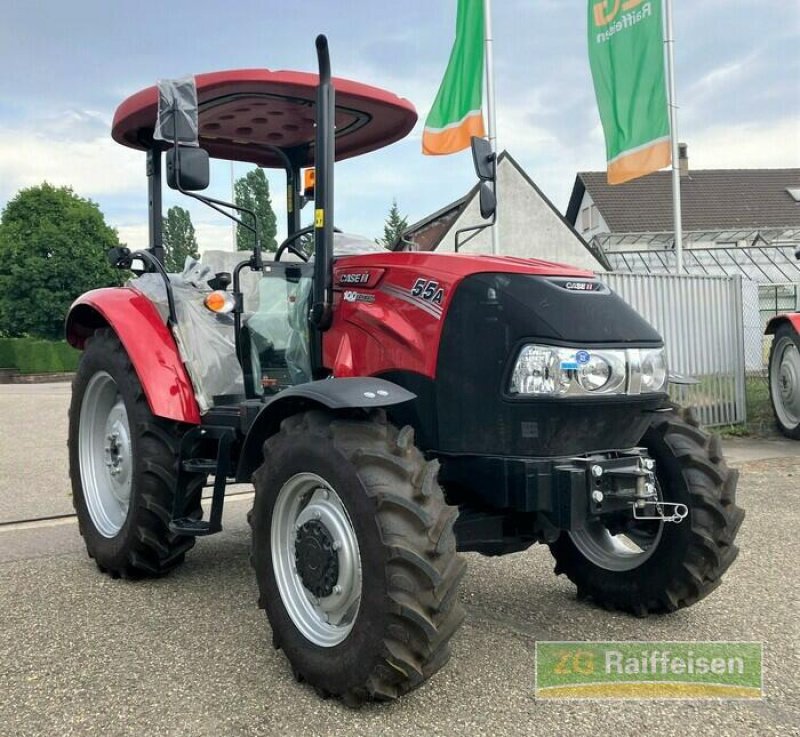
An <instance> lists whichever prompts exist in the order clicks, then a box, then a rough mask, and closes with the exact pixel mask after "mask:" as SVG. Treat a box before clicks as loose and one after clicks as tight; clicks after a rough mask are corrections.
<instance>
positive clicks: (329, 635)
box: [270, 473, 361, 647]
mask: <svg viewBox="0 0 800 737" xmlns="http://www.w3.org/2000/svg"><path fill="white" fill-rule="evenodd" d="M314 520H316V522H318V523H319V524H320V525H322V526H323V527H325V528H326V529H327V531H328V533H330V536H331V537H332V538H333V541H334V550H335V551H336V556H337V559H338V578H337V579H336V585H335V586H334V590H333V592H332V593H331V594H330V595H329V596H325V597H320V598H318V597H316V596H314V594H313V593H312V592H311V591H309V590H308V589H307V588H306V586H305V585H304V583H303V580H302V578H301V577H300V574H299V573H298V572H297V566H296V562H295V542H296V540H297V533H298V530H299V529H300V528H301V527H302V526H303V525H304V524H306V523H307V522H311V521H314ZM270 544H271V549H272V570H273V572H274V574H275V581H276V582H277V585H278V591H279V593H280V596H281V601H282V602H283V606H284V608H285V609H286V612H287V613H288V614H289V617H290V618H291V620H292V622H293V623H294V625H295V627H297V629H298V630H299V631H300V632H301V633H302V635H303V637H305V638H306V639H307V640H309V641H310V642H313V643H314V644H315V645H319V646H320V647H333V646H335V645H338V644H339V643H340V642H342V641H343V640H344V639H345V638H346V637H347V636H348V635H349V634H350V631H351V630H352V629H353V625H354V624H355V620H356V617H357V615H358V608H359V605H360V603H361V554H360V551H359V547H358V538H357V537H356V533H355V530H354V529H353V523H352V521H351V520H350V515H349V514H348V513H347V509H346V508H345V506H344V503H343V502H342V500H341V498H340V497H339V495H338V494H337V493H336V491H335V490H334V489H333V487H332V486H331V485H330V484H329V483H328V482H327V481H325V480H324V479H323V478H321V477H320V476H317V475H316V474H313V473H298V474H296V475H294V476H292V477H291V478H290V479H289V480H288V481H287V482H286V483H285V484H284V485H283V486H282V487H281V490H280V492H279V493H278V499H277V501H276V502H275V508H274V510H273V513H272V529H271V543H270Z"/></svg>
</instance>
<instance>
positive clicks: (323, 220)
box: [309, 34, 336, 369]
mask: <svg viewBox="0 0 800 737" xmlns="http://www.w3.org/2000/svg"><path fill="white" fill-rule="evenodd" d="M317 61H318V62H319V86H318V87H317V138H316V144H315V151H314V164H315V168H316V182H315V201H314V284H313V289H312V298H311V312H310V314H309V320H310V321H311V324H312V325H313V326H314V328H316V330H317V332H318V333H322V332H324V331H325V330H327V329H328V328H329V327H330V324H331V316H332V306H333V162H334V145H335V143H334V137H335V133H336V131H335V117H334V116H335V109H336V92H335V90H334V89H333V84H332V83H331V60H330V55H329V54H328V39H327V38H325V36H324V35H321V34H320V35H319V36H317ZM321 347H322V346H321V345H319V346H318V349H319V350H320V354H321ZM319 357H320V358H321V355H320V356H319ZM315 363H317V362H316V361H315ZM320 364H321V361H320ZM320 364H317V365H316V366H315V367H314V368H315V369H316V368H318V366H320Z"/></svg>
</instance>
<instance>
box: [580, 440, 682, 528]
mask: <svg viewBox="0 0 800 737" xmlns="http://www.w3.org/2000/svg"><path fill="white" fill-rule="evenodd" d="M645 452H646V451H644V450H643V449H635V450H633V451H631V453H630V454H626V455H618V456H617V457H615V458H605V457H599V458H588V459H586V458H576V459H575V461H576V462H578V463H581V464H584V465H587V466H588V468H587V469H586V479H587V485H588V488H589V508H588V509H587V518H592V517H603V516H606V515H614V514H616V515H619V513H620V512H624V513H628V512H630V513H631V514H632V516H633V519H636V520H660V521H661V522H672V523H675V524H679V523H680V522H682V521H683V520H684V519H685V518H686V517H687V516H688V514H689V508H688V507H687V506H686V505H685V504H680V503H675V502H665V501H662V500H661V499H660V497H659V492H658V486H657V482H656V476H655V461H654V460H653V459H652V458H649V457H648V456H646V455H645Z"/></svg>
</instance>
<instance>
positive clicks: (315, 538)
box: [294, 520, 339, 598]
mask: <svg viewBox="0 0 800 737" xmlns="http://www.w3.org/2000/svg"><path fill="white" fill-rule="evenodd" d="M294 561H295V564H296V565H297V575H298V576H300V580H301V581H302V582H303V586H305V587H306V588H307V589H308V590H309V591H310V592H311V593H312V594H314V596H317V597H319V598H324V597H326V596H330V595H331V594H332V593H333V587H334V586H335V585H336V581H338V579H339V556H338V555H337V554H336V551H335V550H334V549H333V537H332V536H331V533H330V532H329V531H328V528H327V527H325V525H323V524H322V523H320V522H318V521H317V520H310V521H309V522H306V523H305V524H304V525H303V526H302V527H301V528H300V529H299V530H298V531H297V538H296V539H295V546H294Z"/></svg>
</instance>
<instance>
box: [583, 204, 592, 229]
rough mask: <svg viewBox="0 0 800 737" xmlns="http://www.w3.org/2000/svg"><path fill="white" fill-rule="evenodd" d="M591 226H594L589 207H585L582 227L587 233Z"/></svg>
mask: <svg viewBox="0 0 800 737" xmlns="http://www.w3.org/2000/svg"><path fill="white" fill-rule="evenodd" d="M591 227H592V226H591V221H590V215H589V208H588V207H584V208H583V209H582V210H581V229H582V230H583V232H584V233H585V232H586V231H587V230H589V228H591Z"/></svg>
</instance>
